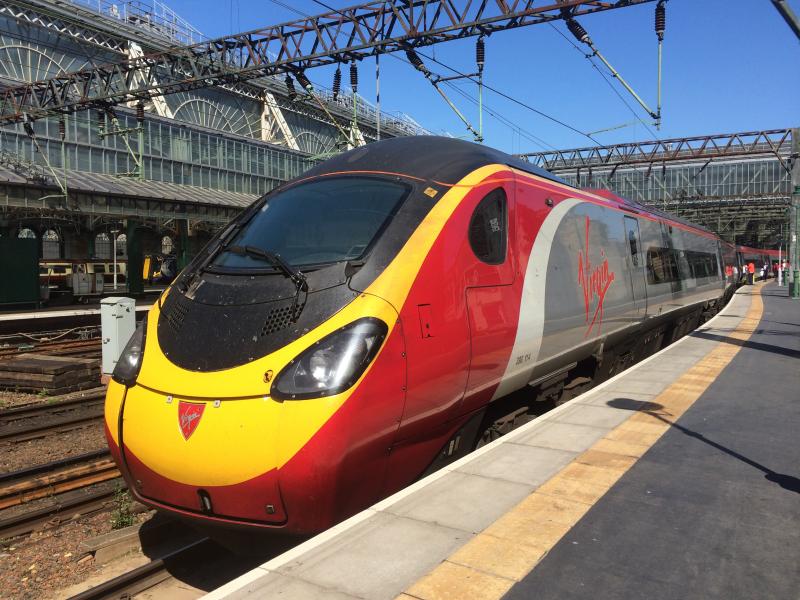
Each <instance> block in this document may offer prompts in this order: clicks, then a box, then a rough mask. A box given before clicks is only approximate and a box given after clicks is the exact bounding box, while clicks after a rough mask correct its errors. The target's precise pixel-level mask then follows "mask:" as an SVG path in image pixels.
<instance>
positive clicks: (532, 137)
mask: <svg viewBox="0 0 800 600" xmlns="http://www.w3.org/2000/svg"><path fill="white" fill-rule="evenodd" d="M270 2H272V3H273V4H275V5H276V6H280V7H281V8H284V9H286V10H289V11H291V12H293V13H296V14H298V15H301V16H304V17H308V16H309V15H308V13H305V12H303V11H301V10H299V9H297V8H295V7H294V6H290V5H289V4H286V3H285V2H282V1H281V0H270ZM318 4H320V5H321V6H323V7H325V8H328V9H329V10H330V7H328V6H326V5H325V4H321V3H319V2H318ZM332 10H334V11H336V9H332ZM434 48H435V47H434ZM387 56H389V57H390V58H393V59H395V60H397V61H400V62H403V63H405V64H409V65H410V64H411V63H409V62H408V61H407V60H405V59H404V58H402V57H400V56H396V55H394V54H387ZM433 60H434V61H435V62H437V63H439V64H441V65H442V66H445V67H447V68H448V69H450V70H451V71H453V72H455V69H453V68H452V67H450V66H448V65H444V63H441V61H438V60H436V59H433ZM412 66H413V65H412ZM337 69H338V67H337ZM335 77H336V75H335V74H334V78H335ZM334 81H335V79H334ZM470 100H471V101H475V100H474V98H472V97H471V96H470ZM486 112H487V113H489V114H490V115H491V116H492V117H494V118H495V119H497V120H498V121H500V122H501V123H502V124H503V125H506V126H507V127H509V128H510V129H512V130H513V131H516V132H517V133H518V134H519V135H520V136H522V137H525V138H526V139H528V140H529V141H531V142H532V143H534V144H536V145H538V146H540V147H542V148H549V149H551V150H555V149H556V147H555V146H553V145H552V144H550V143H548V142H546V141H545V140H543V139H542V138H540V137H537V136H536V135H535V134H533V133H531V132H530V131H527V130H526V129H524V128H522V127H520V126H519V125H517V124H515V123H513V121H511V120H510V119H508V118H507V117H504V116H503V115H502V114H501V113H500V112H499V111H497V110H496V109H491V110H488V109H487V111H486Z"/></svg>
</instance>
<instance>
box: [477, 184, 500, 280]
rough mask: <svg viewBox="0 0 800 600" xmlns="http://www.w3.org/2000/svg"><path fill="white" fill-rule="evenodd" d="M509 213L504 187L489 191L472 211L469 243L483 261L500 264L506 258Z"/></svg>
mask: <svg viewBox="0 0 800 600" xmlns="http://www.w3.org/2000/svg"><path fill="white" fill-rule="evenodd" d="M507 238H508V215H507V211H506V193H505V191H504V190H503V188H497V189H496V190H492V191H491V192H489V193H488V194H487V195H486V196H485V197H484V198H483V200H481V201H480V203H479V204H478V206H477V207H476V208H475V212H474V213H472V220H471V221H470V223H469V243H470V246H472V251H473V252H474V253H475V256H477V257H478V258H479V259H480V260H481V261H483V262H485V263H487V264H490V265H499V264H501V263H502V262H503V261H504V260H505V259H506V243H507V242H506V240H507Z"/></svg>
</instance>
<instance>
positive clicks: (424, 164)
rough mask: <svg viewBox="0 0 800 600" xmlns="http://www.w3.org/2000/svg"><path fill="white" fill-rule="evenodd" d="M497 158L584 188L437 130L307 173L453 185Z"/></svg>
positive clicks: (376, 145) (353, 153) (370, 147)
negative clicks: (368, 174) (389, 176)
mask: <svg viewBox="0 0 800 600" xmlns="http://www.w3.org/2000/svg"><path fill="white" fill-rule="evenodd" d="M492 164H501V165H508V166H509V167H513V168H514V169H517V170H519V171H524V172H526V173H531V174H532V175H537V176H538V177H542V178H544V179H549V180H550V181H555V182H557V183H560V184H562V185H566V186H568V187H571V188H573V189H576V190H580V189H581V188H577V187H575V186H574V185H572V184H570V183H568V182H566V181H564V180H563V179H561V178H560V177H557V176H556V175H553V174H552V173H550V172H548V171H546V170H544V169H542V168H541V167H537V166H536V165H532V164H530V163H528V162H525V161H524V160H521V159H519V158H517V157H516V156H512V155H510V154H506V153H505V152H501V151H500V150H495V149H494V148H491V147H489V146H484V145H482V144H476V143H474V142H467V141H465V140H459V139H456V138H451V137H443V136H435V135H417V136H406V137H398V138H391V139H388V140H382V141H380V142H372V143H370V144H367V145H366V146H361V147H359V148H355V149H353V150H350V151H348V152H344V153H342V154H339V155H337V156H335V157H333V158H331V159H329V160H326V161H325V162H323V163H321V164H319V165H317V166H316V167H313V168H312V169H310V170H309V171H307V172H306V173H305V175H304V177H316V176H318V175H326V174H330V173H340V172H347V171H374V172H384V173H398V174H403V175H410V176H412V177H419V178H420V179H425V180H430V181H436V182H440V183H444V184H449V185H452V184H455V183H458V182H459V181H460V180H461V179H462V178H463V177H465V176H466V175H468V174H469V173H471V172H472V171H474V170H476V169H479V168H481V167H483V166H486V165H492ZM585 191H587V192H590V193H594V194H596V195H599V196H602V197H604V198H606V199H608V200H612V201H615V202H618V203H620V204H624V205H627V206H630V207H631V208H633V209H636V210H639V211H642V212H645V213H649V214H652V215H655V216H658V217H661V218H663V219H665V220H668V221H672V222H674V223H679V224H681V225H684V226H687V227H692V228H694V229H697V230H699V231H704V232H706V233H711V234H713V235H716V234H714V233H713V232H712V231H710V230H709V229H706V228H705V227H702V226H701V225H697V224H696V223H692V222H690V221H687V220H685V219H681V218H680V217H676V216H675V215H671V214H669V213H666V212H663V211H660V210H658V209H656V208H653V207H651V206H645V205H643V204H639V203H638V202H635V201H633V200H630V199H627V198H623V197H621V196H618V195H616V194H614V193H613V192H611V191H609V190H588V189H587V190H585Z"/></svg>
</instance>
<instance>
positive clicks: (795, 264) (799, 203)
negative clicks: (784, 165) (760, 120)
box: [789, 127, 800, 300]
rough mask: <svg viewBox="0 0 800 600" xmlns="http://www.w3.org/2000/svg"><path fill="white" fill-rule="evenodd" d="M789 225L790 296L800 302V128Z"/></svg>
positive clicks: (794, 131)
mask: <svg viewBox="0 0 800 600" xmlns="http://www.w3.org/2000/svg"><path fill="white" fill-rule="evenodd" d="M790 214H791V221H790V224H789V227H790V232H789V236H790V238H789V240H790V244H791V246H790V248H791V256H792V258H791V271H792V284H791V285H790V287H789V296H790V297H791V298H792V299H794V300H800V247H799V246H798V243H797V236H798V234H799V233H800V128H798V127H794V128H792V206H791V213H790Z"/></svg>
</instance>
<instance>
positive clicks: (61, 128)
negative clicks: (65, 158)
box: [58, 117, 67, 141]
mask: <svg viewBox="0 0 800 600" xmlns="http://www.w3.org/2000/svg"><path fill="white" fill-rule="evenodd" d="M58 135H59V136H60V137H61V140H62V141H63V140H64V138H66V137H67V124H66V123H65V122H64V117H61V118H60V119H59V120H58Z"/></svg>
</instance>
